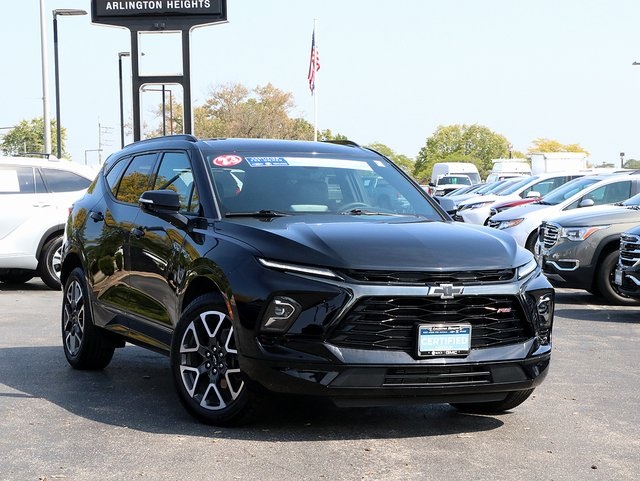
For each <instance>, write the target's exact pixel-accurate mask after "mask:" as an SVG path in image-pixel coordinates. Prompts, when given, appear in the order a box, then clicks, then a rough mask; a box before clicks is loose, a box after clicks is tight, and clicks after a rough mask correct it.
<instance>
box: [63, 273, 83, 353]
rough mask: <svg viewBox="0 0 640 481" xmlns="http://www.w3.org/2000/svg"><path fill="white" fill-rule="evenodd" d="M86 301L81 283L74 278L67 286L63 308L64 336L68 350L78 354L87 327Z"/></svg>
mask: <svg viewBox="0 0 640 481" xmlns="http://www.w3.org/2000/svg"><path fill="white" fill-rule="evenodd" d="M84 308H85V302H84V295H83V293H82V288H81V286H80V283H79V282H78V281H76V280H73V281H72V282H71V283H69V285H68V286H67V290H66V292H65V295H64V305H63V308H62V316H63V318H62V334H63V335H62V337H63V340H64V345H65V347H66V349H67V352H69V354H70V355H71V356H77V355H78V353H79V352H80V348H81V347H82V341H83V337H84V329H85V309H84Z"/></svg>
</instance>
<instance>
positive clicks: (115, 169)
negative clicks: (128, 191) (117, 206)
mask: <svg viewBox="0 0 640 481" xmlns="http://www.w3.org/2000/svg"><path fill="white" fill-rule="evenodd" d="M130 160H131V159H130V158H129V157H126V158H124V159H120V160H118V161H117V162H116V163H115V164H114V165H113V166H112V167H111V169H109V172H108V173H107V175H105V180H106V181H107V185H108V186H109V189H110V190H111V193H112V194H113V195H114V196H115V195H116V194H117V193H118V181H119V180H120V176H121V175H122V171H123V170H124V168H125V167H126V166H127V164H128V163H129V161H130Z"/></svg>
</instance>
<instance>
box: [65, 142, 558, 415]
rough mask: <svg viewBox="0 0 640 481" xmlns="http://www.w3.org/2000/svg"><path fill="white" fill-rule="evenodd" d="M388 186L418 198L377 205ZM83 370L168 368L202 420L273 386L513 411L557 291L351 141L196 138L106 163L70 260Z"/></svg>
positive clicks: (82, 214) (69, 313)
mask: <svg viewBox="0 0 640 481" xmlns="http://www.w3.org/2000/svg"><path fill="white" fill-rule="evenodd" d="M374 176H375V177H380V178H381V179H383V180H384V181H385V182H387V183H388V184H389V186H391V187H392V188H393V189H395V191H396V192H395V193H394V196H395V197H396V198H402V199H404V200H405V201H406V202H402V203H401V204H395V207H394V204H391V205H389V204H388V203H386V204H385V205H376V202H377V200H378V199H379V196H372V195H371V191H370V190H368V189H367V188H366V185H365V181H370V179H371V178H372V177H374ZM63 256H64V257H63V264H62V281H63V283H64V291H63V307H62V336H63V345H64V352H65V355H66V357H67V360H68V361H69V363H70V364H71V365H72V366H73V367H75V368H78V369H102V368H104V367H106V366H107V365H108V364H109V362H110V360H111V358H112V356H113V353H114V349H115V348H116V347H122V346H124V343H125V341H128V342H131V343H135V344H139V345H141V346H144V347H147V348H150V349H153V350H156V351H159V352H161V353H164V354H167V355H169V356H170V364H171V371H172V375H173V378H174V381H175V385H176V388H177V391H178V393H179V398H180V400H181V401H182V403H183V404H184V406H185V407H186V408H187V410H188V411H189V412H191V414H193V415H194V416H195V417H197V418H198V419H200V420H201V421H204V422H207V423H213V424H219V425H225V424H234V423H238V422H240V421H242V420H244V419H246V418H247V417H248V415H249V414H253V412H254V408H255V407H256V405H257V404H258V403H257V402H256V399H257V397H259V396H260V395H264V394H266V393H268V392H269V391H274V392H279V393H288V394H304V395H315V396H325V397H327V398H329V399H331V400H332V401H334V402H335V403H336V404H338V405H351V406H353V405H380V404H388V403H390V402H391V403H396V402H407V401H411V402H415V403H421V402H448V403H452V404H453V405H454V406H455V407H456V408H458V409H460V410H463V411H479V412H500V411H504V410H508V409H511V408H513V407H515V406H517V405H519V404H520V403H522V402H523V401H524V400H525V399H526V398H527V397H528V396H529V395H530V394H531V392H532V391H533V389H534V387H535V386H537V385H538V384H539V383H540V382H541V381H542V380H543V378H544V377H545V375H546V373H547V368H548V366H549V361H550V354H551V329H552V324H553V309H554V291H553V288H552V287H551V285H550V284H549V283H548V281H547V279H546V278H545V277H544V276H543V275H542V274H541V272H540V270H539V268H538V266H537V264H536V262H535V260H534V258H533V256H532V255H531V253H529V252H528V251H526V250H524V249H522V248H519V247H518V246H517V245H516V243H515V242H514V240H513V239H512V237H511V236H510V235H509V234H505V233H502V232H500V231H497V230H493V229H487V228H484V227H480V226H471V225H461V224H458V223H455V222H452V221H451V219H450V218H449V217H448V216H447V214H446V213H445V212H444V211H443V210H442V209H441V208H440V207H439V205H438V204H437V203H435V201H433V200H432V199H431V198H430V197H429V196H428V195H427V194H426V193H425V192H424V191H423V190H422V189H421V188H420V187H419V186H418V185H417V184H416V183H415V182H413V181H412V180H411V179H410V178H409V177H407V176H406V175H405V174H404V173H403V172H402V170H400V169H399V168H398V167H396V166H395V165H394V164H393V163H391V162H390V161H389V160H388V159H387V158H385V157H384V156H382V155H380V154H378V153H376V152H374V151H371V150H369V149H365V148H362V147H359V146H357V145H355V144H353V143H342V144H335V143H314V142H300V141H281V140H262V139H261V140H258V139H220V140H207V141H202V140H198V139H196V138H194V137H192V136H189V135H180V136H172V137H162V138H158V139H152V140H146V141H142V142H138V143H135V144H132V145H130V146H128V147H126V148H125V149H124V150H122V151H120V152H119V153H117V154H114V155H113V156H111V157H110V158H109V159H108V160H107V162H106V163H105V165H104V167H103V169H102V170H101V172H100V174H99V175H98V177H97V178H96V180H95V181H94V183H93V184H92V185H91V186H90V188H89V190H88V193H87V195H86V196H84V197H83V198H82V199H80V200H79V201H78V202H76V204H75V205H74V207H73V210H72V213H71V216H70V218H69V221H68V225H67V233H66V241H65V244H64V249H63Z"/></svg>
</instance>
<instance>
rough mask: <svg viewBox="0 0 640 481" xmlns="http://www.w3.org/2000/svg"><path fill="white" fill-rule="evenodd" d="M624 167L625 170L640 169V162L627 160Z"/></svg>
mask: <svg viewBox="0 0 640 481" xmlns="http://www.w3.org/2000/svg"><path fill="white" fill-rule="evenodd" d="M623 167H624V168H625V169H640V160H636V159H629V160H625V162H624V166H623Z"/></svg>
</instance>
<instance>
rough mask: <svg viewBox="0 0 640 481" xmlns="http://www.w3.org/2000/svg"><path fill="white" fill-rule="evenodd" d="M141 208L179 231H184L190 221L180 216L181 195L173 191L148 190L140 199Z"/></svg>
mask: <svg viewBox="0 0 640 481" xmlns="http://www.w3.org/2000/svg"><path fill="white" fill-rule="evenodd" d="M139 202H140V208H141V209H142V210H143V211H145V212H147V213H149V214H151V215H155V216H157V217H160V218H161V219H164V220H166V221H167V222H169V223H171V224H173V225H175V226H176V227H178V228H179V229H184V228H185V227H187V224H188V223H189V219H187V218H186V217H185V216H183V215H182V214H180V195H179V194H178V193H177V192H174V191H173V190H148V191H146V192H143V193H142V195H141V196H140V199H139Z"/></svg>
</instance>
